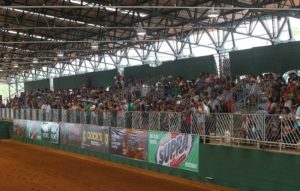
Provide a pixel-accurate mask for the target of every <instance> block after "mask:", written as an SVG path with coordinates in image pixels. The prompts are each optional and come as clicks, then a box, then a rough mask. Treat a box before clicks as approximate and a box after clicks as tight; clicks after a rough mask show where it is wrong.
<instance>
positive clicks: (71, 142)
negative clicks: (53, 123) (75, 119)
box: [60, 123, 82, 147]
mask: <svg viewBox="0 0 300 191" xmlns="http://www.w3.org/2000/svg"><path fill="white" fill-rule="evenodd" d="M81 128H82V125H81V124H78V123H60V143H61V144H63V145H67V146H74V147H81Z"/></svg>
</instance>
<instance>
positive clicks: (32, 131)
mask: <svg viewBox="0 0 300 191" xmlns="http://www.w3.org/2000/svg"><path fill="white" fill-rule="evenodd" d="M42 123H43V122H41V121H31V120H27V121H26V138H27V139H31V140H35V141H41V140H42V136H41V126H42Z"/></svg>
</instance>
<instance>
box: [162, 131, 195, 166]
mask: <svg viewBox="0 0 300 191" xmlns="http://www.w3.org/2000/svg"><path fill="white" fill-rule="evenodd" d="M192 146H193V138H192V136H191V135H186V134H176V133H169V134H168V135H167V136H165V137H164V138H162V139H161V140H160V142H159V146H158V148H157V152H156V163H157V164H161V165H165V166H170V167H174V168H177V167H178V166H179V165H180V164H181V163H182V162H183V161H184V160H185V159H186V158H187V156H188V155H189V153H190V151H191V149H192Z"/></svg>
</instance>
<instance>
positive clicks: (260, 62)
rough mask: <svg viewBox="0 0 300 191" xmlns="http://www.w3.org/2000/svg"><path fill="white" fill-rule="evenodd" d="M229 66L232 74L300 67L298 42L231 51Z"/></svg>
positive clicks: (299, 43) (282, 70)
mask: <svg viewBox="0 0 300 191" xmlns="http://www.w3.org/2000/svg"><path fill="white" fill-rule="evenodd" d="M230 67H231V74H232V76H240V75H244V74H255V75H258V74H261V73H264V72H278V73H285V72H287V71H289V70H294V69H300V42H290V43H283V44H278V45H273V46H265V47H257V48H252V49H247V50H241V51H235V52H231V53H230Z"/></svg>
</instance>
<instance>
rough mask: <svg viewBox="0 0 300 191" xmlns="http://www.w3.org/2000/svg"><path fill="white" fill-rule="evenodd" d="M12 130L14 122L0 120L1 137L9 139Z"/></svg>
mask: <svg viewBox="0 0 300 191" xmlns="http://www.w3.org/2000/svg"><path fill="white" fill-rule="evenodd" d="M11 131H12V122H10V121H0V139H9V138H10V137H11V136H10V134H11Z"/></svg>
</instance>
